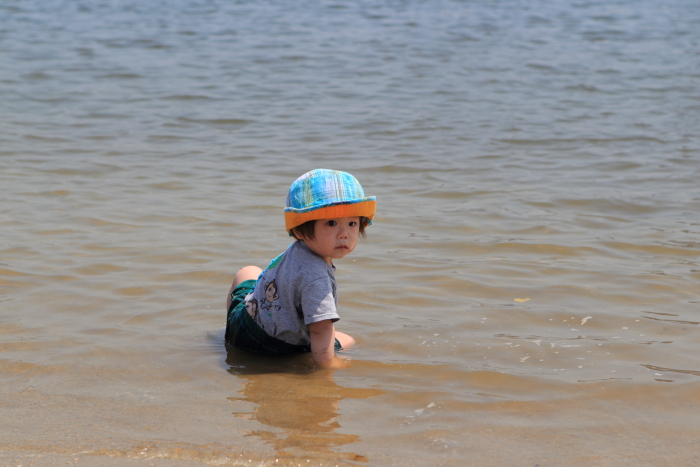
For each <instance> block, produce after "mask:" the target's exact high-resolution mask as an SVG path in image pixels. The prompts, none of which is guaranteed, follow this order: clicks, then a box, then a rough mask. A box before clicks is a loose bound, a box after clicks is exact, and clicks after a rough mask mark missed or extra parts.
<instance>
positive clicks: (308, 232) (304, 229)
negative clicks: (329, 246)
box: [289, 216, 369, 240]
mask: <svg viewBox="0 0 700 467" xmlns="http://www.w3.org/2000/svg"><path fill="white" fill-rule="evenodd" d="M368 225H369V219H367V218H366V217H362V216H360V238H365V237H366V236H367V234H366V233H365V227H366V226H368ZM315 228H316V221H315V220H313V221H306V222H304V223H303V224H301V225H298V226H296V227H294V228H293V229H292V230H290V231H289V233H290V234H291V235H292V237H294V238H296V239H297V240H301V238H299V237H297V233H298V234H299V235H300V236H301V237H303V238H308V239H311V240H315V239H316V236H315V235H314V229H315Z"/></svg>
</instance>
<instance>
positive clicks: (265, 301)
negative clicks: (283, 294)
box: [260, 279, 282, 315]
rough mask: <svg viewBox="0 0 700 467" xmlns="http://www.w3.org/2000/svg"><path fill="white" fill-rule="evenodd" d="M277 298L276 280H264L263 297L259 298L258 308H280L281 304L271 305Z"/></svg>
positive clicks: (278, 309)
mask: <svg viewBox="0 0 700 467" xmlns="http://www.w3.org/2000/svg"><path fill="white" fill-rule="evenodd" d="M278 298H280V296H279V294H278V293H277V280H276V279H272V280H271V281H270V282H265V297H263V298H262V299H261V300H260V308H262V309H263V310H267V311H270V309H271V308H274V309H275V310H276V311H280V310H281V309H282V307H281V306H279V305H273V302H274V301H275V300H277V299H278ZM268 315H269V313H268Z"/></svg>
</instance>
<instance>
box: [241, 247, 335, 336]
mask: <svg viewBox="0 0 700 467" xmlns="http://www.w3.org/2000/svg"><path fill="white" fill-rule="evenodd" d="M245 301H246V309H247V310H248V314H249V315H250V316H252V317H253V319H254V320H255V322H256V323H258V324H259V325H260V327H261V328H262V329H263V330H264V331H265V332H266V333H267V334H268V335H270V336H272V337H276V338H277V339H280V340H282V341H284V342H287V343H289V344H295V345H307V344H309V324H311V323H316V322H318V321H323V320H326V319H330V320H333V321H334V322H335V321H338V320H339V319H340V317H339V316H338V313H337V311H336V309H337V306H338V295H337V293H336V284H335V266H329V265H328V263H326V262H325V261H324V260H323V258H321V257H320V256H318V255H317V254H316V253H314V252H313V251H311V250H310V249H309V247H308V246H306V244H305V243H304V242H302V241H296V242H294V243H292V244H291V245H289V247H288V248H287V250H285V252H284V253H282V254H281V255H279V256H278V257H277V258H275V259H274V260H272V262H271V263H270V265H269V266H268V267H267V268H266V269H265V270H264V271H263V272H262V274H260V277H258V282H257V283H256V284H255V289H254V290H253V291H252V292H251V293H250V294H248V295H247V296H246V298H245Z"/></svg>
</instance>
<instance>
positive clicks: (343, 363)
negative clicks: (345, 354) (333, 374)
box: [314, 356, 350, 370]
mask: <svg viewBox="0 0 700 467" xmlns="http://www.w3.org/2000/svg"><path fill="white" fill-rule="evenodd" d="M314 363H315V364H316V365H318V366H319V367H320V368H323V369H325V370H339V369H341V368H347V367H349V366H350V360H349V359H347V358H340V357H337V356H336V357H333V358H331V359H330V360H325V361H323V362H314Z"/></svg>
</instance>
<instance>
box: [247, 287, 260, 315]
mask: <svg viewBox="0 0 700 467" xmlns="http://www.w3.org/2000/svg"><path fill="white" fill-rule="evenodd" d="M245 309H246V311H247V312H248V314H249V315H250V317H251V318H253V319H255V318H256V317H257V316H258V300H257V299H255V298H253V294H252V293H249V294H248V295H246V297H245Z"/></svg>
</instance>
